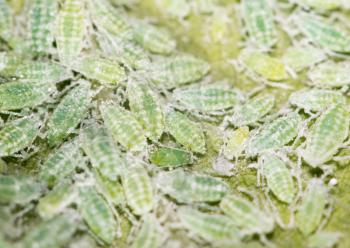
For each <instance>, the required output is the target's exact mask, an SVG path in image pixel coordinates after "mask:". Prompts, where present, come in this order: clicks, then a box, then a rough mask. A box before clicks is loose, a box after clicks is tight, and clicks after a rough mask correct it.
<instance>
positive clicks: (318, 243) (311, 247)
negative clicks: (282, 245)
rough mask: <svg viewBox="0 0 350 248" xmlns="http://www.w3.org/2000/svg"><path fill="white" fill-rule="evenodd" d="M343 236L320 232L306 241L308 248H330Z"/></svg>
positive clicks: (336, 233) (335, 233)
mask: <svg viewBox="0 0 350 248" xmlns="http://www.w3.org/2000/svg"><path fill="white" fill-rule="evenodd" d="M342 236H343V235H342V234H341V233H339V232H327V231H320V232H317V233H315V234H314V235H312V236H310V237H309V238H308V241H307V247H308V248H332V247H334V246H335V245H336V244H337V243H338V241H339V239H340V238H341V237H342Z"/></svg>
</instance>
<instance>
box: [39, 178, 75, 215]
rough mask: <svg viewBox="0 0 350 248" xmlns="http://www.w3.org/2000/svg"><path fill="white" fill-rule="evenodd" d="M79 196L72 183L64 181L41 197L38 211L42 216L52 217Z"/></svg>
mask: <svg viewBox="0 0 350 248" xmlns="http://www.w3.org/2000/svg"><path fill="white" fill-rule="evenodd" d="M76 197H77V191H76V189H75V188H74V186H73V185H72V184H70V183H69V182H64V183H62V184H59V185H57V186H56V187H55V188H54V189H53V190H52V191H50V192H49V193H47V194H46V195H45V196H44V197H42V198H40V199H39V202H38V205H37V206H36V211H37V212H38V214H39V215H40V217H41V218H44V219H50V218H52V217H54V216H56V215H58V214H60V213H62V212H64V211H65V209H66V208H67V207H68V206H69V205H71V204H72V203H73V202H74V201H75V200H76Z"/></svg>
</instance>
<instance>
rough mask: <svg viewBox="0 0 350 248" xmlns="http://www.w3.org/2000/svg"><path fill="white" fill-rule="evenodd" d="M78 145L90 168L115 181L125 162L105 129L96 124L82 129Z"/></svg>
mask: <svg viewBox="0 0 350 248" xmlns="http://www.w3.org/2000/svg"><path fill="white" fill-rule="evenodd" d="M80 143H81V147H82V149H83V150H84V152H85V154H86V155H87V156H88V158H89V159H90V161H91V164H92V166H93V167H94V168H96V169H97V170H98V171H99V172H100V173H101V175H103V176H104V177H107V178H108V179H109V180H113V181H115V180H117V177H118V176H119V175H120V173H121V170H123V169H124V167H125V166H126V160H125V159H124V157H123V155H122V153H121V151H120V150H119V149H118V148H117V147H116V146H115V144H114V142H113V140H112V138H111V137H110V136H109V135H108V134H107V131H106V129H105V128H104V127H102V126H99V125H97V124H94V125H92V126H89V127H88V128H85V129H83V131H82V133H81V141H80Z"/></svg>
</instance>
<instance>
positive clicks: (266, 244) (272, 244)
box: [259, 234, 277, 248]
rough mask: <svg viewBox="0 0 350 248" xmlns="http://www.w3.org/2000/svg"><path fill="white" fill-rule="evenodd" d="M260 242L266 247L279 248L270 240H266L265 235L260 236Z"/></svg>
mask: <svg viewBox="0 0 350 248" xmlns="http://www.w3.org/2000/svg"><path fill="white" fill-rule="evenodd" d="M259 240H260V242H261V243H262V244H263V245H264V246H266V247H269V248H276V247H277V246H276V245H275V244H274V243H272V242H271V241H270V240H268V239H267V238H266V235H265V234H259Z"/></svg>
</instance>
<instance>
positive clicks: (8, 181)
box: [0, 175, 44, 205]
mask: <svg viewBox="0 0 350 248" xmlns="http://www.w3.org/2000/svg"><path fill="white" fill-rule="evenodd" d="M43 190H44V187H43V185H42V184H41V183H39V182H38V181H36V180H35V179H34V178H32V177H29V176H13V175H9V176H5V175H0V203H5V204H11V203H12V204H21V205H24V204H27V203H29V202H30V201H32V200H36V199H37V198H39V197H40V196H41V194H42V193H43Z"/></svg>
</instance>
